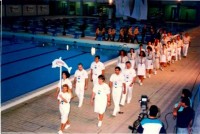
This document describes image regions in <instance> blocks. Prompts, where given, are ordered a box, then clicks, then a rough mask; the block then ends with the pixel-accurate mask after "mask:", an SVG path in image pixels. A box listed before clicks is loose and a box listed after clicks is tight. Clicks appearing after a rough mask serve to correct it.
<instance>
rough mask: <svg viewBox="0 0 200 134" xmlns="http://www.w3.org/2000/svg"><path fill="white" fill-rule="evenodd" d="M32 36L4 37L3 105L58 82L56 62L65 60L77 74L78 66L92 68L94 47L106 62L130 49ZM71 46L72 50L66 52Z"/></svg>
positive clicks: (2, 65) (10, 35)
mask: <svg viewBox="0 0 200 134" xmlns="http://www.w3.org/2000/svg"><path fill="white" fill-rule="evenodd" d="M32 37H33V36H31V37H29V36H28V35H26V36H25V35H23V36H17V35H15V36H13V35H12V34H3V41H2V64H1V72H2V74H1V89H2V90H1V102H2V103H3V102H6V101H8V100H11V99H13V98H15V97H18V96H21V95H24V94H26V93H28V92H31V91H34V90H36V89H38V88H40V87H43V86H46V85H48V84H51V83H53V82H55V81H58V80H59V68H55V69H53V68H52V67H51V66H52V61H53V60H54V59H57V58H59V57H62V59H63V60H64V61H65V62H66V63H67V64H68V65H69V66H71V67H72V68H73V69H72V71H71V75H73V74H74V72H75V70H76V69H77V65H78V63H80V62H81V63H83V65H84V68H85V69H88V68H89V67H90V64H91V63H92V62H93V61H94V56H93V55H91V52H90V50H91V47H95V48H96V55H100V57H101V61H102V62H105V61H108V60H110V59H113V58H116V57H117V56H118V51H119V50H120V49H127V50H128V49H129V48H128V47H123V46H116V45H115V44H114V42H113V43H112V45H111V44H109V45H107V46H104V45H101V44H98V43H96V44H95V43H93V44H90V43H92V42H94V41H91V42H90V41H87V40H85V41H81V40H78V39H77V40H75V41H74V39H73V41H72V40H70V39H59V40H58V39H57V38H55V37H54V39H53V40H52V37H51V36H45V37H42V36H34V39H33V38H32ZM67 45H68V46H69V50H66V46H67ZM134 47H135V48H136V47H137V46H134ZM63 70H65V69H64V68H63Z"/></svg>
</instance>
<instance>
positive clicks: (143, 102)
mask: <svg viewBox="0 0 200 134" xmlns="http://www.w3.org/2000/svg"><path fill="white" fill-rule="evenodd" d="M139 102H140V108H141V111H140V114H139V115H138V119H137V120H135V121H134V122H133V125H132V126H129V127H128V128H129V129H130V130H132V133H137V129H138V127H139V125H140V122H141V121H142V119H143V118H145V117H147V116H148V102H149V99H148V97H147V95H142V96H141V99H140V100H139Z"/></svg>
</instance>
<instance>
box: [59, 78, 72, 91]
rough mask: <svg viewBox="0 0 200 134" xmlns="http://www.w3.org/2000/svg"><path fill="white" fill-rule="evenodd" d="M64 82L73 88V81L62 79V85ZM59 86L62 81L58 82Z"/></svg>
mask: <svg viewBox="0 0 200 134" xmlns="http://www.w3.org/2000/svg"><path fill="white" fill-rule="evenodd" d="M64 84H67V85H68V86H69V89H72V82H71V81H70V80H69V79H62V86H63V85H64ZM58 87H60V81H59V83H58Z"/></svg>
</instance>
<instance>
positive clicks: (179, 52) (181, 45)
mask: <svg viewBox="0 0 200 134" xmlns="http://www.w3.org/2000/svg"><path fill="white" fill-rule="evenodd" d="M176 43H177V58H178V60H181V48H182V47H183V40H181V38H180V36H177V40H176Z"/></svg>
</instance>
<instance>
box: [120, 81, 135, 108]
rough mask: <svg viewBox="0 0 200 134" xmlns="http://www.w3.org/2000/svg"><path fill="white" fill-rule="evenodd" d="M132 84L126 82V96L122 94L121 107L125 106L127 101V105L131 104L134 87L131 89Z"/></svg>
mask: <svg viewBox="0 0 200 134" xmlns="http://www.w3.org/2000/svg"><path fill="white" fill-rule="evenodd" d="M130 84H131V82H126V94H122V99H121V102H120V104H121V105H124V104H125V101H126V100H127V103H130V102H131V99H132V91H133V87H132V86H131V87H130Z"/></svg>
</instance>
